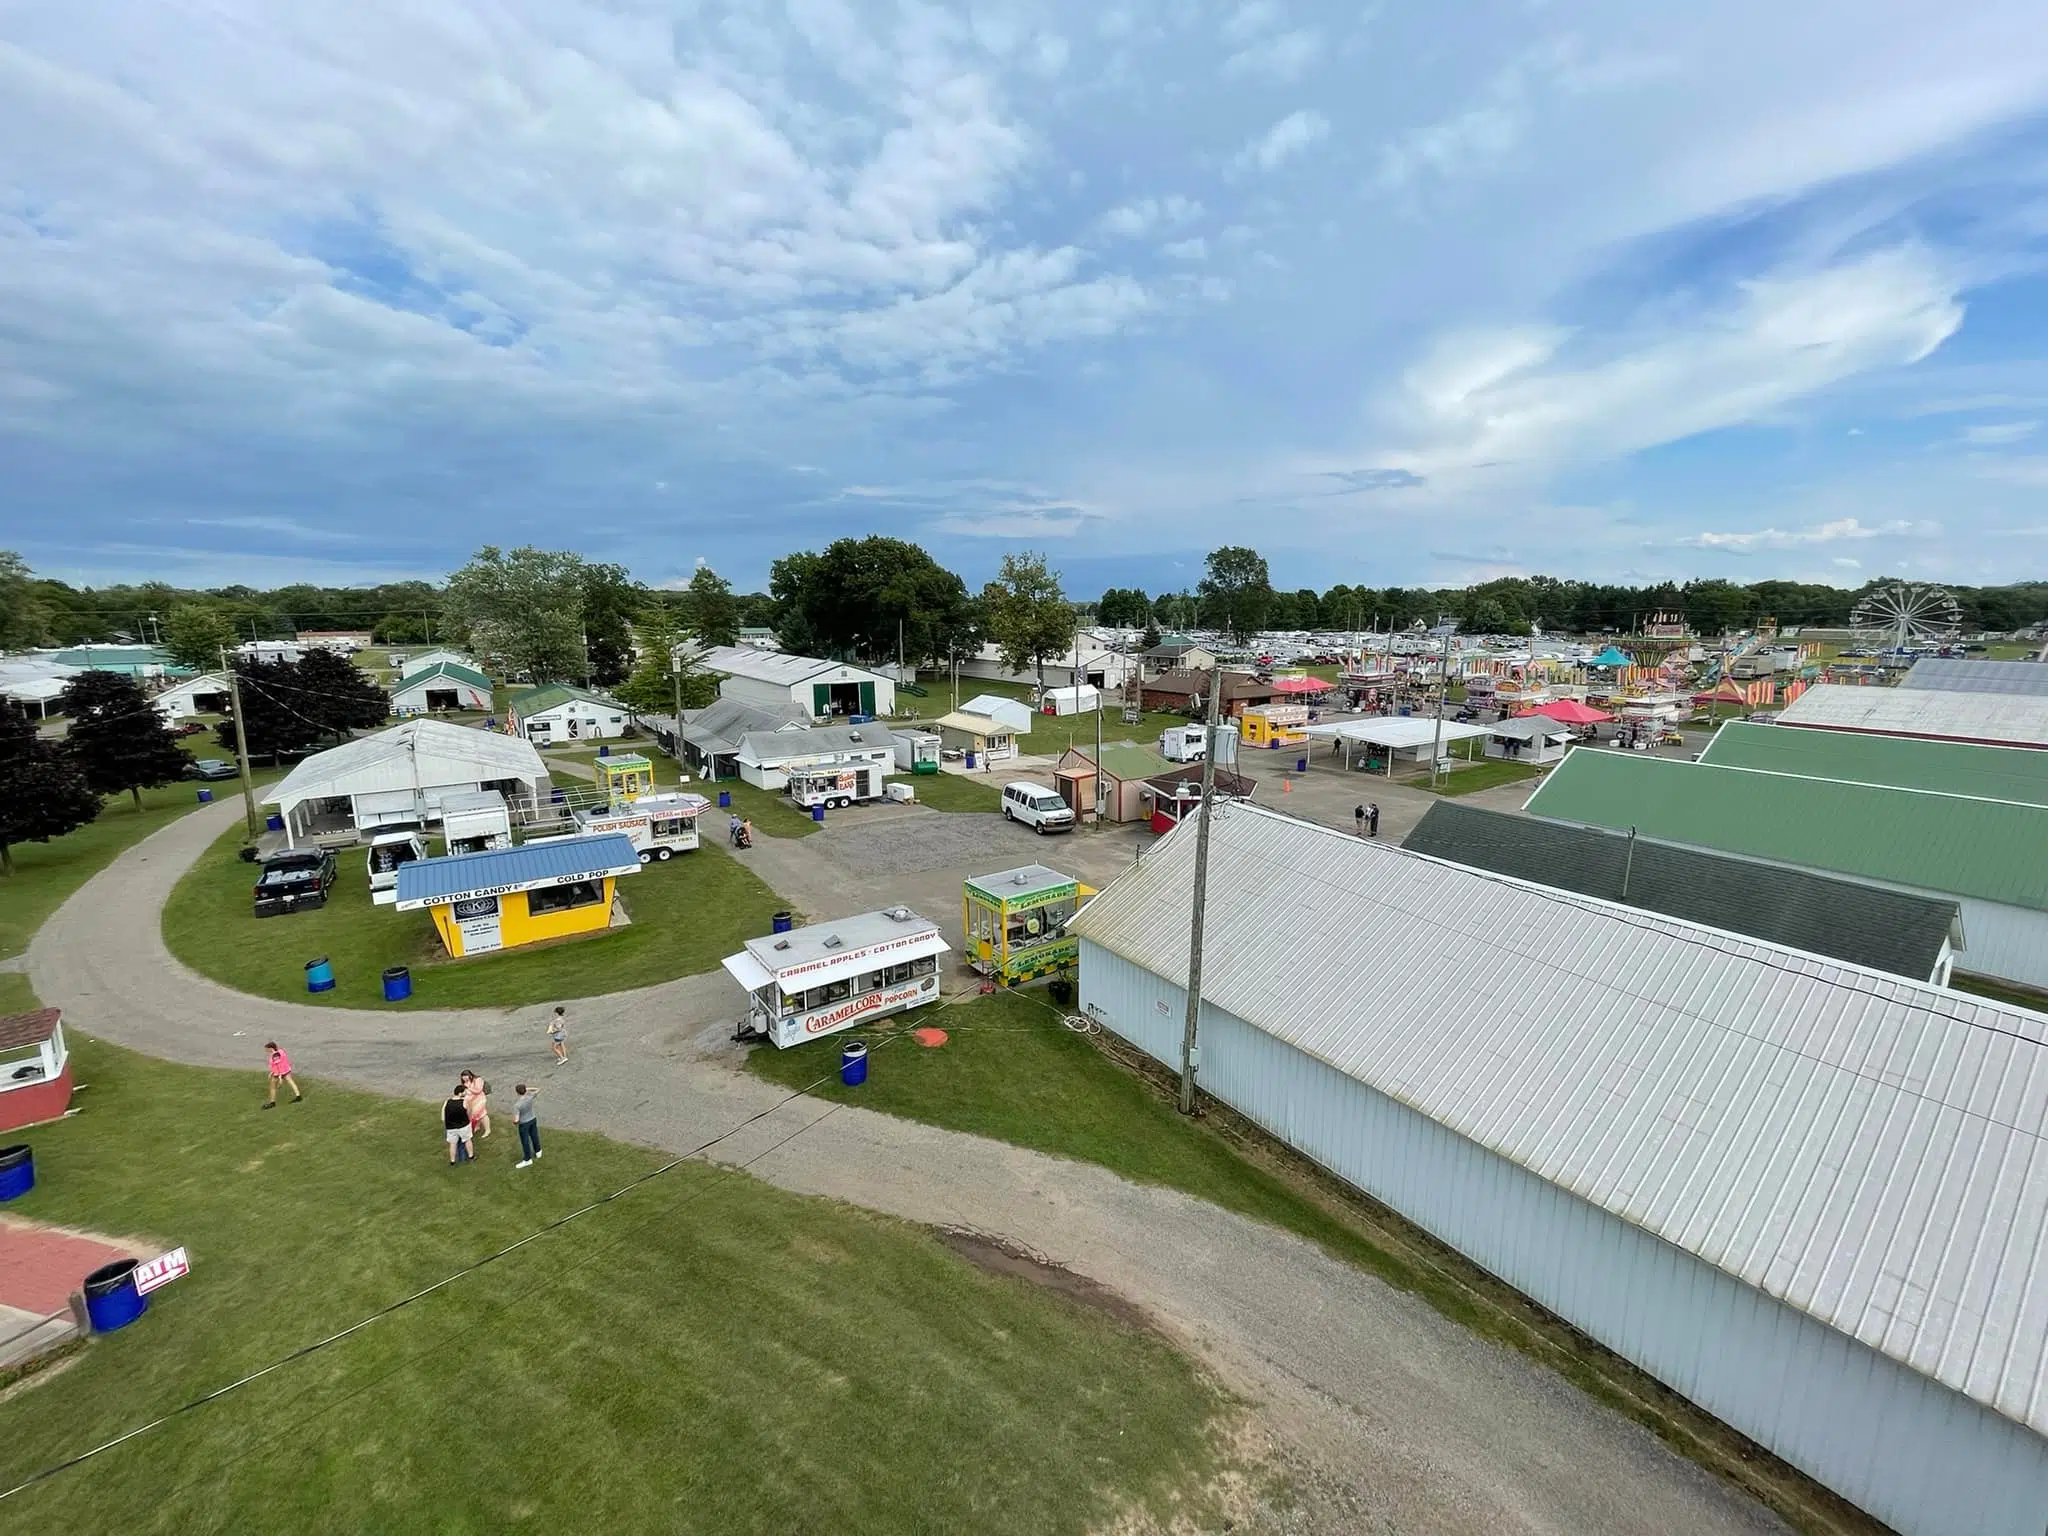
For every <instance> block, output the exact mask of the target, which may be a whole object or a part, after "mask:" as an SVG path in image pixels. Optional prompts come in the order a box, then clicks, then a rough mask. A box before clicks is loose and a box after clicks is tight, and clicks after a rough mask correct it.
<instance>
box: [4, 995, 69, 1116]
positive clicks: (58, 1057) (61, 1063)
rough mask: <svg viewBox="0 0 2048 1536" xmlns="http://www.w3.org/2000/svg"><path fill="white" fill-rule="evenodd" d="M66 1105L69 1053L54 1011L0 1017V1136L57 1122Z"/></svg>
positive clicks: (59, 1018)
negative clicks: (32, 1126) (51, 1121)
mask: <svg viewBox="0 0 2048 1536" xmlns="http://www.w3.org/2000/svg"><path fill="white" fill-rule="evenodd" d="M70 1105H71V1053H70V1052H69V1051H68V1050H66V1049H65V1046H64V1016H63V1014H61V1013H60V1012H59V1011H58V1010H57V1009H55V1008H38V1009H36V1010H35V1011H34V1012H33V1013H11V1014H9V1015H7V1016H6V1017H5V1018H0V1131H18V1130H20V1129H21V1128H22V1127H23V1126H28V1125H40V1124H41V1123H42V1122H44V1121H45V1120H60V1119H62V1118H63V1116H64V1111H65V1110H66V1109H68V1108H69V1107H70Z"/></svg>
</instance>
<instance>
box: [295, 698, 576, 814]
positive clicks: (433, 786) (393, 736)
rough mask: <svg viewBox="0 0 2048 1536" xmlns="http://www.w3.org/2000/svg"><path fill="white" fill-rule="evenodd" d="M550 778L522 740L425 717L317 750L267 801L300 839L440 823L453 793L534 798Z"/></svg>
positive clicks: (530, 746)
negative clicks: (483, 792)
mask: <svg viewBox="0 0 2048 1536" xmlns="http://www.w3.org/2000/svg"><path fill="white" fill-rule="evenodd" d="M547 782H548V771H547V768H546V766H545V765H544V764H543V763H542V762H541V760H540V754H539V753H538V752H536V751H534V750H533V747H532V745H531V744H530V743H528V742H526V741H523V740H521V739H520V738H519V737H517V736H501V735H499V734H497V733H496V732H494V731H479V730H472V729H471V728H470V727H468V726H464V725H450V724H449V723H448V722H447V721H445V720H425V719H421V720H408V721H406V722H405V723H404V724H403V725H395V726H393V727H391V729H389V730H386V731H379V732H378V733H377V734H376V735H374V736H360V737H357V738H356V739H355V740H354V741H345V742H343V743H342V744H341V745H340V746H338V747H331V748H329V749H328V750H327V751H325V752H315V753H314V754H313V755H312V756H311V757H309V758H307V759H306V760H305V761H304V762H302V763H300V764H299V765H298V766H297V767H295V768H294V769H292V771H291V772H290V773H288V774H286V775H285V776H284V778H283V779H281V780H279V781H278V782H277V783H276V784H275V785H273V786H272V787H271V790H270V792H269V794H267V795H266V796H265V797H264V802H263V803H264V804H266V805H274V806H276V807H277V808H278V812H279V814H281V815H282V816H283V817H284V827H285V840H286V842H287V843H292V844H295V843H296V841H297V839H298V838H301V837H304V836H307V835H308V834H310V833H314V832H321V831H329V830H334V831H342V830H347V829H349V828H354V829H355V830H356V831H357V832H359V833H366V832H368V831H369V830H370V829H372V828H373V827H377V826H381V825H387V824H390V823H395V822H414V821H417V822H428V821H438V820H439V819H440V816H441V802H442V797H443V796H444V795H446V794H448V793H450V792H451V791H454V792H459V791H464V790H470V791H474V790H484V789H495V790H497V791H498V792H499V793H501V794H503V795H506V796H507V797H511V796H514V795H524V796H528V797H533V796H536V795H537V794H538V793H539V792H540V787H541V786H542V785H544V784H546V783H547Z"/></svg>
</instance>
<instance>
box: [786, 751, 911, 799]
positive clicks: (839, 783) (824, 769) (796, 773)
mask: <svg viewBox="0 0 2048 1536" xmlns="http://www.w3.org/2000/svg"><path fill="white" fill-rule="evenodd" d="M887 782H888V781H887V778H886V770H885V769H883V768H882V767H881V766H880V765H879V764H876V763H858V764H848V765H846V766H844V767H839V766H834V765H831V764H825V765H821V766H816V767H811V768H792V769H790V770H789V788H788V794H789V798H790V799H792V800H794V801H795V802H796V803H797V804H798V805H800V806H802V807H804V809H806V810H809V809H810V808H811V807H812V806H814V805H823V806H830V807H832V808H833V809H835V810H836V809H838V808H840V807H842V806H848V805H852V804H854V803H855V802H856V801H864V800H879V799H881V798H882V797H883V795H884V794H886V793H887V789H886V785H887Z"/></svg>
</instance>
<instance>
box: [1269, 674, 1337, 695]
mask: <svg viewBox="0 0 2048 1536" xmlns="http://www.w3.org/2000/svg"><path fill="white" fill-rule="evenodd" d="M1336 686H1337V685H1336V684H1335V683H1326V682H1324V681H1323V680H1322V679H1321V678H1319V677H1276V678H1274V679H1273V691H1274V692H1275V693H1328V692H1329V691H1330V690H1331V689H1332V688H1334V687H1336Z"/></svg>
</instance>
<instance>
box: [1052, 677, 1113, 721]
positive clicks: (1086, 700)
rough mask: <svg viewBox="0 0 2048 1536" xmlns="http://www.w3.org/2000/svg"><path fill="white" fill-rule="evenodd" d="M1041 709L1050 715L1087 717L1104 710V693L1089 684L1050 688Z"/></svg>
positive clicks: (1072, 684)
mask: <svg viewBox="0 0 2048 1536" xmlns="http://www.w3.org/2000/svg"><path fill="white" fill-rule="evenodd" d="M1039 708H1040V709H1041V710H1043V711H1044V712H1045V713H1046V714H1048V715H1086V714H1092V713H1094V712H1095V711H1096V710H1098V709H1100V708H1102V692H1101V690H1100V689H1098V688H1093V687H1090V686H1089V685H1088V684H1087V683H1070V684H1068V685H1067V686H1066V687H1064V688H1048V689H1046V690H1045V700H1044V702H1043V703H1041V704H1040V705H1039Z"/></svg>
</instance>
